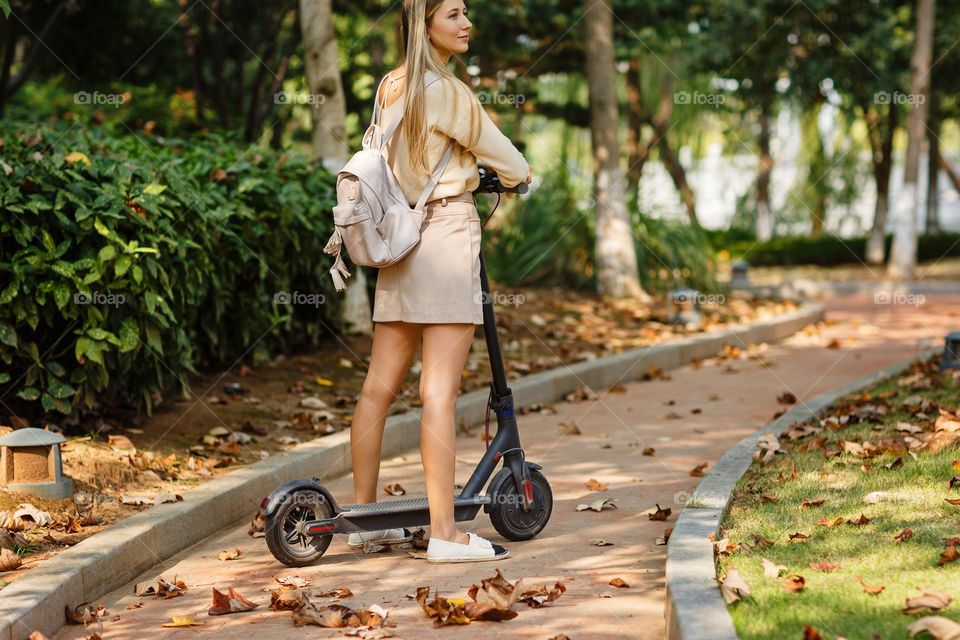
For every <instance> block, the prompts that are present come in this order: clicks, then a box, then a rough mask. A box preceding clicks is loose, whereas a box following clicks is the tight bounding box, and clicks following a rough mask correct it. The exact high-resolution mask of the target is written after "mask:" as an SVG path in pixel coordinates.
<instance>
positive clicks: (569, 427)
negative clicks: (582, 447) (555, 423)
mask: <svg viewBox="0 0 960 640" xmlns="http://www.w3.org/2000/svg"><path fill="white" fill-rule="evenodd" d="M560 431H562V432H563V433H564V435H568V436H579V435H581V434H582V433H583V432H582V431H580V427H578V426H577V425H575V424H567V423H566V422H561V423H560Z"/></svg>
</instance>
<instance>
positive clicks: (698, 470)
mask: <svg viewBox="0 0 960 640" xmlns="http://www.w3.org/2000/svg"><path fill="white" fill-rule="evenodd" d="M707 464H708V463H706V462H702V463H700V464H698V465H697V466H695V467H694V468H693V469H690V475H691V476H692V477H694V478H702V477H703V476H704V473H703V471H704V469H706V468H707Z"/></svg>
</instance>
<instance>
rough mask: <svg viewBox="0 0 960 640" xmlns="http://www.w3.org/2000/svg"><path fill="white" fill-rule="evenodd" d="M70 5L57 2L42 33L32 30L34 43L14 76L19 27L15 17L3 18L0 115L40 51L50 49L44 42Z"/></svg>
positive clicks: (24, 78)
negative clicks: (14, 59)
mask: <svg viewBox="0 0 960 640" xmlns="http://www.w3.org/2000/svg"><path fill="white" fill-rule="evenodd" d="M68 5H69V1H68V0H62V1H61V2H60V3H58V4H57V6H56V7H55V8H54V9H53V11H51V12H50V15H49V16H48V17H47V21H46V22H45V23H44V24H43V27H42V28H41V29H40V33H39V34H36V33H33V32H31V35H32V36H33V38H34V42H33V45H32V46H31V47H30V49H29V50H28V51H27V52H26V54H25V55H24V56H23V61H22V64H21V65H20V71H19V73H17V75H15V76H13V77H11V76H10V71H11V66H12V64H13V56H14V53H15V50H16V44H17V37H18V32H19V29H18V28H16V27H15V26H14V24H13V20H14V18H10V17H6V18H4V19H3V21H4V22H5V23H6V24H7V29H6V34H5V37H6V38H7V40H6V45H5V46H6V50H5V51H4V60H3V63H4V65H3V85H2V86H0V115H3V109H4V107H5V106H6V104H7V102H8V101H9V100H10V97H11V96H12V95H13V94H15V93H16V92H17V91H19V90H20V88H21V87H22V86H23V85H24V83H25V82H26V81H27V78H29V77H30V74H31V73H33V69H34V67H36V65H37V61H38V60H39V57H38V56H39V55H40V53H42V52H44V51H49V48H48V47H47V45H46V44H44V43H45V42H46V41H47V39H49V38H50V37H51V35H52V32H53V30H54V28H55V27H56V26H57V23H58V22H60V19H61V18H62V17H63V16H64V13H65V12H66V11H67V9H68V8H69V6H68ZM11 15H12V14H11ZM18 20H19V18H18ZM71 73H72V71H71ZM74 75H76V74H74Z"/></svg>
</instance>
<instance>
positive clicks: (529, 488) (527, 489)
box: [523, 480, 533, 502]
mask: <svg viewBox="0 0 960 640" xmlns="http://www.w3.org/2000/svg"><path fill="white" fill-rule="evenodd" d="M523 492H524V493H525V494H526V496H527V500H529V501H530V502H533V483H532V482H530V481H529V480H524V481H523Z"/></svg>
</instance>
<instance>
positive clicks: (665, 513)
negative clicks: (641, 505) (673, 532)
mask: <svg viewBox="0 0 960 640" xmlns="http://www.w3.org/2000/svg"><path fill="white" fill-rule="evenodd" d="M671 513H673V510H672V509H670V508H667V509H662V508H661V507H660V505H659V504H657V510H656V511H655V512H653V513H649V514H647V515H648V516H649V517H650V519H651V520H657V521H659V522H664V521H666V519H667V518H669V517H670V514H671Z"/></svg>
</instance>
